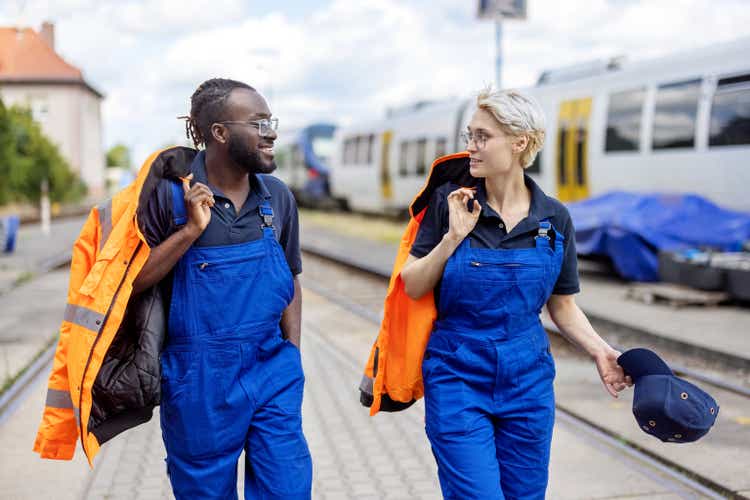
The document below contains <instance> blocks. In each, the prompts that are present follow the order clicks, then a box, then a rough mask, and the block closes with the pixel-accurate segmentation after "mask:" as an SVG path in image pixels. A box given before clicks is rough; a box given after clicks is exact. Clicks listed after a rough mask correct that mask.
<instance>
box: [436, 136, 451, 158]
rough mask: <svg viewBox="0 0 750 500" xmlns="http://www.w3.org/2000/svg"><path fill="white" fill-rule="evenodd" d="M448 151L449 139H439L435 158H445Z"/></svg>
mask: <svg viewBox="0 0 750 500" xmlns="http://www.w3.org/2000/svg"><path fill="white" fill-rule="evenodd" d="M447 149H448V139H446V138H445V137H438V139H437V140H436V141H435V158H440V157H441V156H445V153H446V151H447Z"/></svg>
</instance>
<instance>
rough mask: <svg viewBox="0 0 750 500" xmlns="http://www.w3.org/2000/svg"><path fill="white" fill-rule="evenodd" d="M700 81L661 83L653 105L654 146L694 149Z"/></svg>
mask: <svg viewBox="0 0 750 500" xmlns="http://www.w3.org/2000/svg"><path fill="white" fill-rule="evenodd" d="M700 87H701V81H700V80H690V81H686V82H677V83H669V84H666V85H660V86H659V88H658V89H657V90H656V105H655V107H654V132H653V143H652V144H653V148H654V149H671V148H692V147H693V146H694V145H695V117H696V114H697V113H698V97H699V95H700Z"/></svg>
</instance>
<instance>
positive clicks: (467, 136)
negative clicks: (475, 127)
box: [461, 132, 489, 149]
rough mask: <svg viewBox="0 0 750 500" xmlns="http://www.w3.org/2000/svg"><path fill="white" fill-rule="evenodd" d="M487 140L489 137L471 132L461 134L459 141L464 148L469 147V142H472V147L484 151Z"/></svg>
mask: <svg viewBox="0 0 750 500" xmlns="http://www.w3.org/2000/svg"><path fill="white" fill-rule="evenodd" d="M487 139H489V137H488V136H486V135H485V134H483V133H481V132H477V133H476V134H473V133H471V132H461V140H462V141H463V143H464V146H465V147H466V148H468V147H469V143H470V142H471V141H474V145H475V146H476V147H477V149H484V147H485V146H486V145H487Z"/></svg>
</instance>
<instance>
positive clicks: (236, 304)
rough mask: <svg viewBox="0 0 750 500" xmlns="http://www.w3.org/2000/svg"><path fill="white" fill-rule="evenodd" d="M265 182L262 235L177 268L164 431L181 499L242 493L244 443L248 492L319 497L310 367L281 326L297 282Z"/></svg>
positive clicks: (197, 253) (193, 255)
mask: <svg viewBox="0 0 750 500" xmlns="http://www.w3.org/2000/svg"><path fill="white" fill-rule="evenodd" d="M258 181H259V182H260V183H261V184H260V186H261V190H262V192H263V193H264V197H263V201H262V202H261V204H260V206H259V212H260V216H261V217H260V218H259V223H260V222H261V221H262V222H263V223H262V226H263V237H262V238H261V239H259V240H254V241H249V242H246V243H241V244H236V245H227V246H214V247H195V246H194V247H191V248H190V249H189V250H188V251H187V252H186V253H185V255H183V257H182V258H181V259H180V260H179V262H178V263H177V265H176V266H175V268H174V284H173V291H172V302H171V308H170V313H169V330H168V331H169V335H168V339H167V344H166V346H165V348H164V350H163V352H162V355H161V368H162V401H161V427H162V436H163V438H164V444H165V446H166V449H167V471H168V474H169V478H170V481H171V483H172V489H173V491H174V494H175V497H176V498H178V499H195V498H201V499H208V498H216V499H219V498H221V499H236V498H237V462H238V459H239V456H240V454H241V452H242V450H243V449H244V450H245V456H246V460H245V498H248V499H282V498H283V499H308V498H310V489H311V483H312V463H311V460H310V452H309V450H308V447H307V442H306V441H305V437H304V435H303V434H302V417H301V406H302V391H303V386H304V375H303V373H302V363H301V359H300V353H299V350H298V349H297V348H296V347H295V346H294V345H293V344H291V343H290V342H288V341H286V340H284V339H283V338H282V333H281V329H280V327H279V321H280V319H281V314H282V312H283V311H284V309H285V308H286V307H287V305H289V303H290V301H291V300H292V298H293V297H294V282H293V279H292V274H291V272H290V270H289V266H288V264H287V262H286V260H285V258H284V253H283V251H282V248H281V246H280V245H279V243H278V242H277V241H276V238H275V235H274V228H273V210H272V208H271V204H270V201H269V200H270V194H268V190H267V189H266V188H265V186H264V185H263V183H262V180H261V179H260V177H258ZM175 193H176V191H175ZM175 196H177V195H176V194H175ZM180 196H181V194H180ZM175 201H176V200H175ZM183 206H184V203H183Z"/></svg>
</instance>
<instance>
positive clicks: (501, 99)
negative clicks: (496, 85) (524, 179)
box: [477, 87, 545, 168]
mask: <svg viewBox="0 0 750 500" xmlns="http://www.w3.org/2000/svg"><path fill="white" fill-rule="evenodd" d="M477 108H478V109H482V110H484V111H487V112H488V113H489V114H491V115H492V116H493V117H494V118H495V120H497V122H498V123H499V124H500V128H502V129H503V131H504V132H505V133H506V134H509V135H512V136H515V137H519V136H526V137H527V138H528V139H529V144H528V146H526V149H525V150H524V151H523V152H522V153H521V158H520V160H521V166H522V167H523V168H527V167H529V166H530V165H531V164H532V163H534V158H536V155H537V153H538V152H539V150H541V149H542V146H543V145H544V134H545V132H544V125H545V124H544V122H545V120H544V112H543V111H542V107H541V106H539V103H538V102H537V101H536V99H534V98H533V97H531V96H528V95H524V94H522V93H521V92H519V91H517V90H493V89H492V87H487V88H485V89H483V90H481V91H480V92H479V95H478V96H477Z"/></svg>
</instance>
